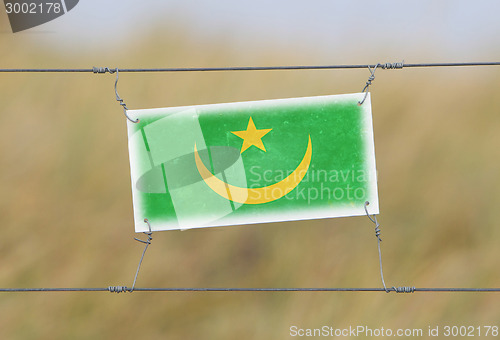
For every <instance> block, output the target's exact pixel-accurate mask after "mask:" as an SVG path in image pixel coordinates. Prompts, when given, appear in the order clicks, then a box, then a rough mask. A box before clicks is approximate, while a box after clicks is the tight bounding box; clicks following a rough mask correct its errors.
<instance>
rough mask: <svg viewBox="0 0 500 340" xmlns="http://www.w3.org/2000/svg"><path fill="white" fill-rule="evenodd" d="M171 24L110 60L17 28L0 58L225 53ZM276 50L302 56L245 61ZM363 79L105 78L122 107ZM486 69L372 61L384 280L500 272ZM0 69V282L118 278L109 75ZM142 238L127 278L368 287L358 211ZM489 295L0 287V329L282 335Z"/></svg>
mask: <svg viewBox="0 0 500 340" xmlns="http://www.w3.org/2000/svg"><path fill="white" fill-rule="evenodd" d="M183 34H184V33H183V32H182V31H179V32H178V34H177V35H176V38H175V39H174V38H171V39H170V40H168V39H167V40H165V41H163V42H162V43H161V44H158V43H154V41H155V37H154V36H152V37H151V40H148V41H144V42H143V45H141V46H123V47H122V50H120V51H119V52H120V57H119V58H117V57H116V56H117V55H116V54H115V55H114V58H113V56H110V57H109V58H106V57H101V58H98V59H97V58H93V57H92V54H91V53H90V52H89V53H88V54H86V55H85V54H84V55H80V56H79V57H78V58H75V59H74V61H73V62H72V61H71V60H70V59H69V58H65V56H64V55H61V54H60V53H56V52H50V51H49V50H48V49H45V48H43V47H41V46H38V45H36V44H34V43H33V41H32V40H30V39H32V38H29V37H28V38H23V39H20V40H19V41H18V42H16V43H15V44H12V43H11V41H10V40H9V39H11V38H10V37H9V36H7V35H6V34H2V35H0V46H2V45H3V46H7V44H8V46H9V50H8V51H7V50H6V49H4V48H2V49H1V50H0V63H1V66H0V67H6V68H7V67H84V68H90V67H92V66H93V65H95V66H110V67H114V66H119V67H148V66H151V67H153V66H172V67H175V66H226V65H234V64H235V61H241V60H242V59H238V57H237V55H238V53H237V51H233V50H231V47H230V46H228V45H227V44H225V43H224V42H223V41H220V42H211V43H210V44H208V43H207V44H204V45H203V46H200V47H199V51H197V53H196V54H192V57H191V58H189V57H188V58H186V56H189V55H190V53H191V52H192V51H195V50H196V49H195V46H194V43H190V42H189V37H188V36H183ZM185 34H186V35H188V33H185ZM186 41H187V42H186ZM27 46H30V49H29V53H28V52H27V50H26V47H27ZM198 52H199V53H198ZM200 53H203V56H200V55H199V54H200ZM291 55H293V56H291ZM159 57H163V58H159ZM285 59H286V60H287V61H288V62H289V63H290V64H294V63H296V64H299V63H301V62H302V61H303V60H307V54H306V53H305V52H302V53H300V52H299V53H297V52H296V51H283V52H282V54H269V55H264V54H263V55H262V56H261V59H260V60H257V61H255V60H254V61H253V64H258V65H279V64H282V63H283V60H285ZM381 61H382V60H381ZM384 61H385V60H384ZM365 62H373V60H366V61H365ZM408 62H410V61H408ZM415 62H416V61H415ZM368 75H369V73H368V71H367V70H357V71H352V70H351V71H296V72H295V71H293V72H291V71H283V72H282V71H275V72H226V73H222V72H216V73H209V72H206V73H176V74H144V73H143V74H125V73H123V74H121V75H120V82H119V85H118V87H119V88H118V90H119V93H120V95H121V96H122V98H124V99H125V102H126V103H127V105H128V106H129V108H132V109H136V108H153V107H167V106H179V105H194V104H209V103H220V102H234V101H247V100H260V99H273V98H286V97H301V96H315V95H327V94H341V93H353V92H359V91H361V89H362V88H363V86H364V83H365V81H366V79H367V77H368ZM499 75H500V70H499V69H498V68H493V67H490V68H447V69H403V70H391V71H383V70H380V71H377V73H376V80H375V81H374V83H373V86H372V89H371V91H372V105H373V107H372V109H373V115H374V129H375V148H376V157H377V169H378V173H379V178H378V183H379V196H380V205H381V215H380V216H379V222H381V225H382V238H383V242H382V251H383V259H384V274H385V279H386V282H387V284H388V285H389V286H393V285H394V286H403V285H409V286H413V285H414V286H417V287H498V286H500V272H499V271H498V268H499V267H500V257H499V250H498V249H499V244H500V229H499V228H498V217H497V212H498V206H499V205H500V195H499V194H498V189H499V188H500V180H499V177H498V174H499V172H500V158H499V157H498V145H499V144H500V137H499V133H498V129H499V127H500V114H499V113H500V97H499V96H498V95H497V94H496V92H497V89H498V77H499ZM0 79H1V81H0V93H1V94H0V99H1V106H0V112H1V123H0V146H1V148H2V155H1V157H0V183H1V184H0V186H1V191H0V225H1V228H2V231H3V232H2V237H1V238H0V286H1V287H6V288H8V287H106V286H108V285H129V286H130V285H131V283H132V279H133V274H134V273H135V269H136V266H137V263H138V261H139V257H140V254H141V252H142V249H143V245H142V244H140V243H138V242H135V241H134V240H133V237H135V236H137V235H135V234H134V232H133V229H134V228H133V225H132V223H133V219H132V200H131V191H130V178H129V164H128V151H127V136H126V122H125V118H124V116H123V113H122V110H121V108H120V107H119V106H118V104H117V103H116V101H115V99H114V91H113V82H114V76H113V75H109V74H107V75H94V74H88V73H85V74H6V73H4V74H0ZM153 237H154V240H153V243H152V245H151V247H150V248H149V250H148V252H147V254H146V258H145V260H144V263H143V265H142V268H141V272H140V275H139V279H138V284H137V286H138V287H380V286H381V282H380V276H379V268H378V254H377V245H376V239H375V236H374V230H373V224H372V223H370V221H369V220H368V219H367V218H366V217H355V218H341V219H331V220H315V221H301V222H289V223H276V224H272V225H271V224H265V225H253V226H243V227H242V226H238V227H226V228H211V229H203V230H191V231H184V232H178V231H172V232H158V233H155V234H154V235H153ZM499 302H500V297H499V295H498V294H472V293H467V294H464V293H461V294H449V293H442V294H438V293H430V294H423V293H415V294H407V295H396V294H382V293H141V292H136V293H133V294H120V295H116V294H110V293H1V294H0V338H2V339H89V338H91V339H109V338H116V339H118V338H119V339H137V338H148V339H155V338H157V339H234V338H236V337H238V338H239V339H285V338H289V327H290V326H292V325H297V326H299V327H305V328H314V327H321V326H323V325H325V324H326V325H331V326H336V327H349V325H352V326H356V325H366V326H369V327H373V328H379V327H381V326H383V327H385V328H394V329H396V328H404V327H411V328H425V329H427V326H428V325H431V326H433V325H441V326H443V325H446V324H452V325H473V326H480V325H494V324H497V325H498V320H500V309H499V308H498V306H499Z"/></svg>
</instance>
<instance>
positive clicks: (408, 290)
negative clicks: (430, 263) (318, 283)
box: [0, 286, 500, 293]
mask: <svg viewBox="0 0 500 340" xmlns="http://www.w3.org/2000/svg"><path fill="white" fill-rule="evenodd" d="M399 288H400V289H398V290H394V292H396V293H441V292H448V293H479V292H481V293H492V292H494V293H500V288H417V287H399ZM403 288H406V289H403ZM20 292H111V293H122V292H130V293H131V292H132V291H131V290H130V289H129V288H127V287H124V286H110V287H107V288H0V293H20ZM133 292H384V293H386V290H385V288H175V287H169V288H138V287H135V288H134V289H133Z"/></svg>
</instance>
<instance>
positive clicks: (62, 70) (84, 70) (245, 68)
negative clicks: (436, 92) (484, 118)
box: [0, 61, 500, 73]
mask: <svg viewBox="0 0 500 340" xmlns="http://www.w3.org/2000/svg"><path fill="white" fill-rule="evenodd" d="M460 66H500V61H493V62H456V63H453V62H446V63H416V64H415V63H414V64H412V63H409V64H406V63H404V62H397V63H376V64H354V65H297V66H233V67H169V68H116V67H93V68H10V69H9V68H3V69H0V72H11V73H16V72H21V73H22V72H28V73H29V72H33V73H38V72H40V73H43V72H48V73H50V72H58V73H114V72H116V70H118V71H119V72H122V73H123V72H216V71H276V70H335V69H366V68H375V67H378V68H382V69H384V70H385V69H402V68H419V67H460Z"/></svg>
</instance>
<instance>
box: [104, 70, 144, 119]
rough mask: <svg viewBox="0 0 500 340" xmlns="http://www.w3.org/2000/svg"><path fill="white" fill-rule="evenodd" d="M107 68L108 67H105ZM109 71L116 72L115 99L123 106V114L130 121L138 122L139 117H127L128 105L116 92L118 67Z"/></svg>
mask: <svg viewBox="0 0 500 340" xmlns="http://www.w3.org/2000/svg"><path fill="white" fill-rule="evenodd" d="M106 69H108V68H106ZM108 71H109V73H111V74H113V73H115V72H116V80H115V95H116V101H117V102H118V103H119V104H120V105H121V106H122V107H123V114H124V115H125V117H127V119H128V120H129V121H131V122H132V123H139V119H135V120H134V119H132V118H130V117H129V115H128V114H127V110H128V107H127V104H125V102H124V101H123V99H122V98H120V95H119V94H118V77H119V75H118V68H116V69H115V70H114V71H111V70H109V69H108Z"/></svg>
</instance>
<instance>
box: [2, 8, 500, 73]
mask: <svg viewBox="0 0 500 340" xmlns="http://www.w3.org/2000/svg"><path fill="white" fill-rule="evenodd" d="M498 13H500V1H498V0H475V1H470V0H439V1H436V0H406V1H400V0H380V1H366V0H341V1H336V0H329V1H326V0H311V1H305V0H302V1H298V0H288V1H286V0H272V1H264V0H252V1H229V0H215V1H214V0H210V1H209V0H192V1H186V0H144V1H132V0H120V1H110V0H81V1H80V3H79V4H78V6H77V7H75V8H74V9H73V10H72V11H70V12H69V13H68V14H67V15H65V16H63V17H61V18H59V19H56V20H54V21H52V22H50V23H47V24H44V25H42V26H39V27H37V28H34V29H31V30H28V31H25V32H20V33H17V35H33V36H35V37H36V40H37V41H39V42H41V43H42V44H50V45H51V46H55V47H56V46H57V47H61V48H62V49H64V50H65V51H66V53H68V54H71V53H79V52H80V51H82V50H85V51H89V50H94V49H95V50H96V51H98V50H101V51H102V50H103V49H105V50H106V49H107V50H109V49H112V48H115V49H116V48H119V47H120V46H123V45H124V44H126V45H128V46H133V45H134V44H138V43H139V42H140V41H141V40H142V39H144V38H145V35H146V34H151V30H152V27H158V30H159V31H161V34H160V35H159V36H160V37H161V36H162V35H163V36H165V38H167V37H168V38H172V37H171V35H175V34H176V33H177V32H176V31H175V30H169V29H163V30H162V29H161V27H174V26H175V27H181V28H185V29H187V30H188V31H189V32H190V35H191V37H192V38H193V39H195V40H198V41H200V42H203V41H211V40H212V39H213V38H217V39H224V41H226V42H229V43H230V44H231V45H232V46H234V47H235V49H236V50H237V51H240V52H242V53H246V54H249V55H250V56H251V55H253V54H255V53H258V52H259V51H261V50H269V49H271V50H272V49H275V50H280V49H284V48H286V49H288V50H290V48H292V49H296V50H302V51H304V54H307V51H310V52H311V53H310V56H311V58H310V61H311V62H316V61H319V62H321V61H322V59H321V57H318V56H321V55H322V56H326V57H327V58H329V60H332V61H334V62H342V63H351V62H352V63H354V62H362V63H363V62H364V63H368V62H370V63H371V62H375V60H372V59H373V57H379V58H387V60H385V59H384V60H376V61H377V62H386V61H391V62H393V61H400V60H401V59H405V58H406V61H407V62H418V61H470V60H485V61H487V60H498V59H499V58H498V57H497V56H498V54H499V53H500V48H499V46H498V45H499V44H498V37H499V36H500V20H499V19H498ZM1 15H4V16H6V14H5V13H3V14H1ZM2 21H4V20H2ZM4 22H5V21H4ZM156 25H158V26H156ZM162 25H164V26H162ZM0 29H1V31H2V33H3V34H7V33H9V31H10V28H9V27H8V25H7V24H6V23H5V24H4V25H2V27H1V28H0ZM10 34H12V33H10ZM158 43H160V44H161V38H159V41H158ZM69 47H71V48H69ZM335 56H341V58H340V57H338V58H335ZM345 58H349V60H346V59H345ZM305 62H306V60H305ZM158 64H159V65H161V61H159V62H158ZM161 66H167V65H161Z"/></svg>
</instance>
